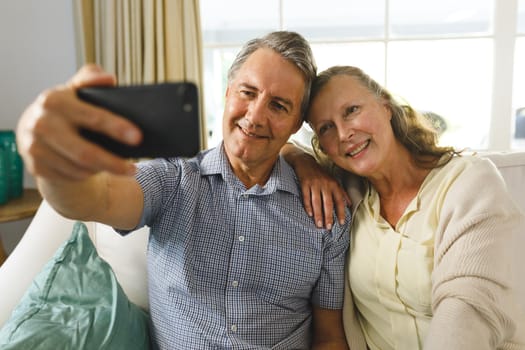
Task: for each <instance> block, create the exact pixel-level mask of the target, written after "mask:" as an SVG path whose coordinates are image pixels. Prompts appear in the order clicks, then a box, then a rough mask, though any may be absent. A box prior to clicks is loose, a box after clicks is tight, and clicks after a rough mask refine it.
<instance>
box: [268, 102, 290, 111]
mask: <svg viewBox="0 0 525 350" xmlns="http://www.w3.org/2000/svg"><path fill="white" fill-rule="evenodd" d="M271 106H272V107H273V108H275V109H276V110H279V111H283V112H288V109H287V108H286V107H285V106H284V105H282V104H280V103H279V102H272V103H271Z"/></svg>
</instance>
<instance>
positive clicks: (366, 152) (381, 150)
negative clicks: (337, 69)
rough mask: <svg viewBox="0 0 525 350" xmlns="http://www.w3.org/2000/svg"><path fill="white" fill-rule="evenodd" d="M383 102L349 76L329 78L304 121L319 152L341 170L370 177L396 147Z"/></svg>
mask: <svg viewBox="0 0 525 350" xmlns="http://www.w3.org/2000/svg"><path fill="white" fill-rule="evenodd" d="M391 116H392V113H391V111H390V109H389V107H388V106H387V104H386V102H385V101H384V100H382V99H380V98H378V97H376V96H375V95H374V94H372V93H371V92H370V91H369V90H368V89H367V88H366V87H364V86H363V85H361V84H360V83H359V82H358V80H357V79H355V78H354V77H351V76H349V75H337V76H334V77H332V78H331V79H330V80H329V81H328V83H327V84H326V85H325V86H324V87H323V88H322V89H321V91H320V92H319V93H318V95H317V96H316V97H315V98H314V100H313V101H312V103H311V105H310V109H309V112H308V122H309V123H310V125H311V126H312V129H313V130H314V131H315V133H316V134H317V136H318V137H319V143H320V145H321V147H322V149H323V151H324V152H325V153H326V154H327V155H328V156H329V157H330V159H331V160H332V161H333V162H334V163H335V164H337V165H338V166H340V167H341V168H343V169H346V170H348V171H351V172H353V173H356V174H358V175H361V176H365V177H370V176H374V175H375V174H377V173H379V172H381V171H382V169H383V168H384V167H385V166H388V160H387V158H388V155H389V153H390V152H392V150H393V149H394V147H395V145H396V139H395V137H394V134H393V130H392V127H391V124H390V119H391Z"/></svg>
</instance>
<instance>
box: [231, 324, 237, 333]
mask: <svg viewBox="0 0 525 350" xmlns="http://www.w3.org/2000/svg"><path fill="white" fill-rule="evenodd" d="M230 329H231V331H232V332H237V325H235V324H232V325H231V327H230Z"/></svg>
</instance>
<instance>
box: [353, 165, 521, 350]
mask: <svg viewBox="0 0 525 350" xmlns="http://www.w3.org/2000/svg"><path fill="white" fill-rule="evenodd" d="M456 161H459V162H462V163H464V170H463V171H462V172H461V173H460V175H459V176H457V178H456V179H455V181H454V183H453V184H452V185H451V186H450V190H449V191H448V193H447V195H446V196H445V197H444V198H443V202H442V205H441V211H440V216H439V224H438V229H437V232H436V234H435V246H434V257H435V261H434V270H433V272H432V295H431V300H432V312H433V317H432V321H431V324H430V329H429V331H428V334H427V336H426V339H425V342H424V344H425V345H424V349H430V350H434V349H435V350H442V349H447V350H448V349H466V350H468V349H473V350H474V349H476V350H483V349H525V294H524V293H525V287H524V286H523V285H524V284H525V273H524V272H523V271H525V252H523V253H521V250H523V248H525V216H524V214H523V213H521V212H520V210H519V209H518V207H517V206H516V205H515V203H514V202H512V200H511V199H510V196H509V194H508V193H507V190H506V188H505V183H504V181H503V179H502V178H501V176H500V175H499V173H498V171H497V169H496V167H495V166H494V165H493V164H492V163H491V162H490V161H489V160H487V159H481V158H478V157H475V156H463V157H460V158H459V159H455V160H453V162H456ZM446 169H447V166H445V167H444V168H442V169H441V171H446ZM343 183H344V185H345V187H346V189H347V191H348V193H349V195H350V197H351V199H352V203H353V207H354V208H353V210H352V212H354V211H355V210H356V209H357V207H358V206H359V204H360V203H361V200H362V197H363V189H362V181H361V180H360V179H359V178H356V177H355V176H353V175H350V174H345V175H343ZM360 186H361V187H360ZM353 249H356V247H354V246H353V245H351V247H350V252H349V258H350V257H351V254H352V250H353ZM347 273H348V272H347ZM348 280H349V279H348V278H346V281H347V283H346V284H345V305H344V316H343V317H344V325H345V332H346V336H347V340H348V344H349V346H350V349H351V350H360V349H366V345H365V341H364V337H363V334H362V331H361V327H360V323H359V320H358V317H359V316H358V313H357V310H356V309H355V305H354V303H353V301H352V294H351V288H350V285H349V283H348ZM403 350H405V349H403ZM407 350H410V349H407Z"/></svg>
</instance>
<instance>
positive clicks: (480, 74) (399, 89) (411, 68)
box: [387, 39, 493, 149]
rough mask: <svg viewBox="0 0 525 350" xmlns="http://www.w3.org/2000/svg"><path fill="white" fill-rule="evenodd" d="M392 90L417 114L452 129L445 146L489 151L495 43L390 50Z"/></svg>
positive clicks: (412, 44)
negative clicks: (431, 116)
mask: <svg viewBox="0 0 525 350" xmlns="http://www.w3.org/2000/svg"><path fill="white" fill-rule="evenodd" d="M389 45H390V46H389V55H390V56H389V57H390V58H389V60H388V73H387V85H388V88H389V90H390V91H391V92H392V93H393V94H396V95H399V96H401V97H402V98H404V99H405V100H407V101H408V102H409V103H410V104H411V105H412V106H413V107H414V108H416V109H418V110H425V111H431V112H434V113H437V114H438V115H440V116H441V117H443V118H444V119H445V121H446V123H447V127H446V130H445V132H444V134H443V135H441V138H440V143H441V144H443V145H452V146H455V147H458V148H464V147H470V148H474V149H486V148H487V146H488V131H489V126H490V112H491V91H492V86H491V85H492V73H491V72H492V51H493V48H492V41H491V40H490V39H465V40H434V41H409V42H406V41H400V42H393V43H390V44H389Z"/></svg>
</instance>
